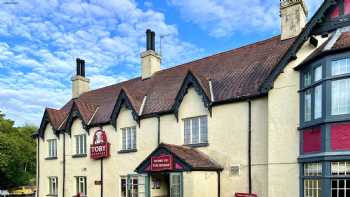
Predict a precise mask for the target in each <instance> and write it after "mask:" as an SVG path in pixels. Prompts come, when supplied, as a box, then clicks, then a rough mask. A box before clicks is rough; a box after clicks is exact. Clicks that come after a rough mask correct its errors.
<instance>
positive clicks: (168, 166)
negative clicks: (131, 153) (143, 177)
mask: <svg viewBox="0 0 350 197" xmlns="http://www.w3.org/2000/svg"><path fill="white" fill-rule="evenodd" d="M172 169H173V157H172V156H171V155H160V156H154V157H152V158H151V171H163V170H172Z"/></svg>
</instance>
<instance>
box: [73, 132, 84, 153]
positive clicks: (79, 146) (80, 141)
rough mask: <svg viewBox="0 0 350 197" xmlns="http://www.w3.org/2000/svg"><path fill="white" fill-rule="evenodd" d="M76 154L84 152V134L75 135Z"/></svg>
mask: <svg viewBox="0 0 350 197" xmlns="http://www.w3.org/2000/svg"><path fill="white" fill-rule="evenodd" d="M75 142H76V154H77V155H85V154H86V135H85V134H83V135H76V136H75Z"/></svg>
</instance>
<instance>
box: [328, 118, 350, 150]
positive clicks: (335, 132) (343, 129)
mask: <svg viewBox="0 0 350 197" xmlns="http://www.w3.org/2000/svg"><path fill="white" fill-rule="evenodd" d="M331 148H332V150H333V151H337V150H350V123H346V124H332V125H331Z"/></svg>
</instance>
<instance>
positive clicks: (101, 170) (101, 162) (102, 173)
mask: <svg viewBox="0 0 350 197" xmlns="http://www.w3.org/2000/svg"><path fill="white" fill-rule="evenodd" d="M101 197H103V158H101Z"/></svg>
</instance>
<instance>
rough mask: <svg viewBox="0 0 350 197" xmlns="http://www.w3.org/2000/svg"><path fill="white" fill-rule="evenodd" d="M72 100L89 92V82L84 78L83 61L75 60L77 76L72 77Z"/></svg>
mask: <svg viewBox="0 0 350 197" xmlns="http://www.w3.org/2000/svg"><path fill="white" fill-rule="evenodd" d="M71 80H72V98H78V97H79V96H80V95H81V94H83V93H84V92H87V91H89V90H90V86H89V83H90V80H89V79H87V78H85V61H84V60H82V59H79V58H77V74H76V75H75V76H74V77H72V79H71Z"/></svg>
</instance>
